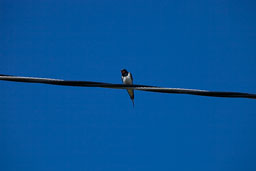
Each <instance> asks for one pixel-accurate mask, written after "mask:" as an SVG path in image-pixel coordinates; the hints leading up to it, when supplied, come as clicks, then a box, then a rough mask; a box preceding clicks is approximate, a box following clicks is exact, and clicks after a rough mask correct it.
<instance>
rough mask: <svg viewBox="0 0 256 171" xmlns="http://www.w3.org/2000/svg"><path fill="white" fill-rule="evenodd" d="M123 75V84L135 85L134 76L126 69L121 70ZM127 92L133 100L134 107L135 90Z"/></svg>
mask: <svg viewBox="0 0 256 171" xmlns="http://www.w3.org/2000/svg"><path fill="white" fill-rule="evenodd" d="M121 74H122V81H123V84H125V85H132V84H133V78H132V74H131V73H130V72H128V71H127V70H126V69H122V70H121ZM127 92H128V94H129V96H130V98H131V100H132V104H133V107H134V90H133V89H127Z"/></svg>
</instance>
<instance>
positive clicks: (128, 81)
mask: <svg viewBox="0 0 256 171" xmlns="http://www.w3.org/2000/svg"><path fill="white" fill-rule="evenodd" d="M122 80H123V83H124V84H132V78H131V74H130V73H129V74H128V75H127V76H126V77H123V76H122Z"/></svg>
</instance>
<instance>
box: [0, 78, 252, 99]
mask: <svg viewBox="0 0 256 171" xmlns="http://www.w3.org/2000/svg"><path fill="white" fill-rule="evenodd" d="M0 80H3V81H15V82H26V83H42V84H52V85H61V86H77V87H101V88H112V89H134V90H140V91H150V92H157V93H172V94H174V93H175V94H191V95H199V96H211V97H230V98H251V99H256V94H250V93H240V92H220V91H207V90H198V89H183V88H164V87H156V86H148V85H138V84H133V85H124V84H111V83H104V82H93V81H68V80H62V79H50V78H38V77H20V76H12V75H2V74H0Z"/></svg>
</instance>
